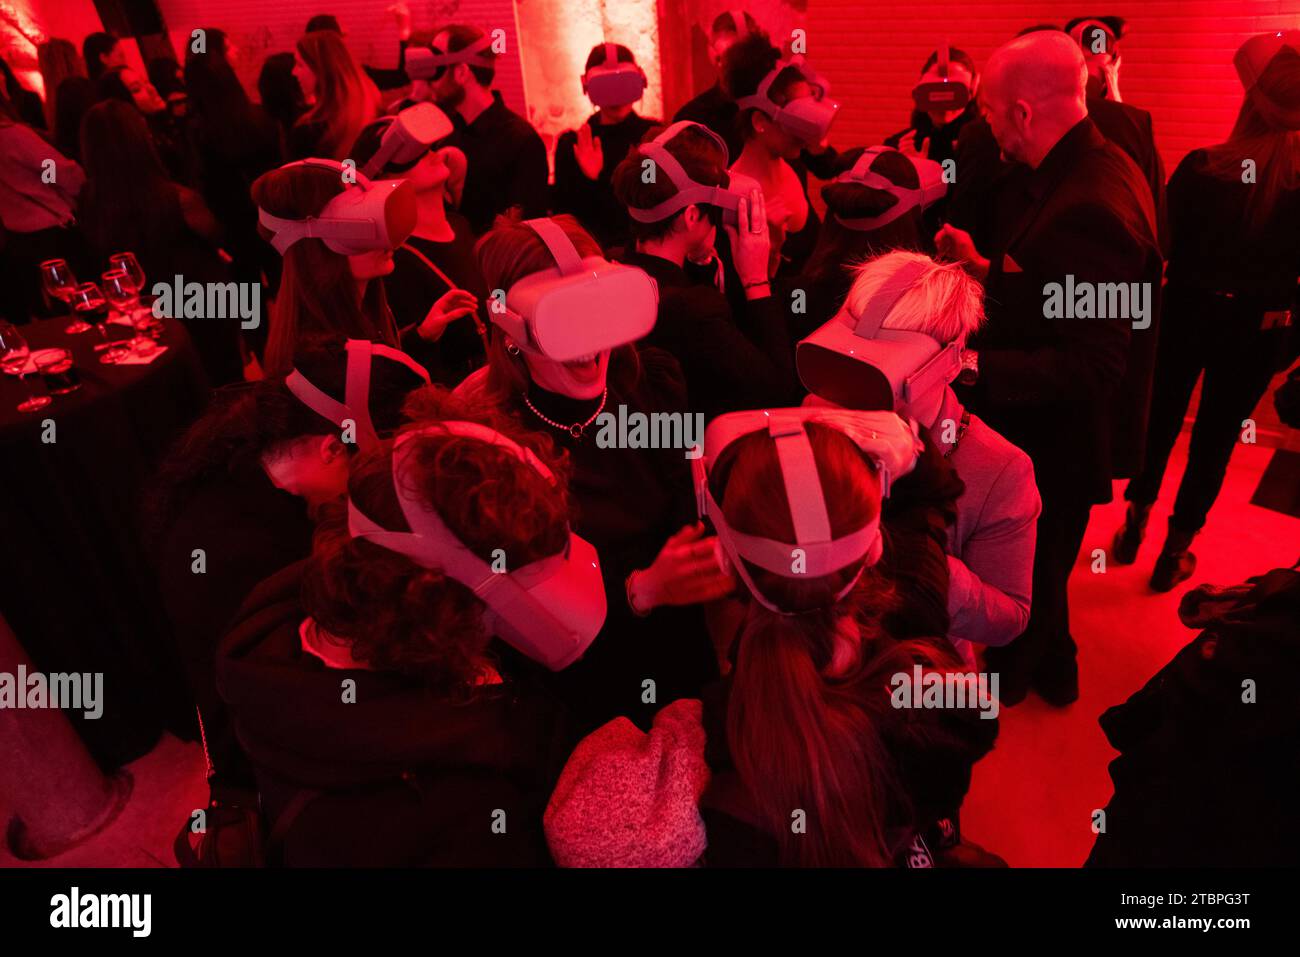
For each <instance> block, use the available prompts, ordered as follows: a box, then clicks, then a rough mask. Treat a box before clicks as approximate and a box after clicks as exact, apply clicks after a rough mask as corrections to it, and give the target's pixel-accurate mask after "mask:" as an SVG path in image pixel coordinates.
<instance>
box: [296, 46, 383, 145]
mask: <svg viewBox="0 0 1300 957" xmlns="http://www.w3.org/2000/svg"><path fill="white" fill-rule="evenodd" d="M294 54H295V60H294V69H293V75H294V76H295V77H297V79H298V84H299V86H300V87H302V92H303V95H304V96H306V98H307V101H308V103H310V104H311V106H310V108H309V109H308V110H307V112H306V113H304V114H303V115H302V116H300V117H298V121H297V122H296V123H294V125H293V128H292V129H290V130H289V137H288V143H287V147H286V153H287V154H288V156H289V158H290V159H294V160H300V159H307V158H308V157H319V158H322V159H333V160H342V159H345V158H346V157H347V151H348V150H349V149H351V147H352V144H353V143H355V142H356V139H357V135H358V134H359V133H360V132H361V129H362V127H364V126H365V125H366V124H367V123H369V122H370V121H371V120H373V119H374V118H375V116H376V115H378V113H379V90H378V89H377V88H376V86H375V84H374V82H373V81H372V80H371V79H370V78H369V77H367V76H366V75H365V74H364V73H363V72H362V71H361V68H360V67H358V66H357V63H356V61H355V60H354V59H352V54H351V53H350V52H348V48H347V46H346V45H344V43H343V38H342V37H341V36H340V35H339V34H338V33H336V32H334V31H333V30H314V31H312V32H310V33H305V34H303V36H302V37H301V38H300V39H299V40H298V44H297V47H296V48H295V51H294Z"/></svg>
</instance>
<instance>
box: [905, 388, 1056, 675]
mask: <svg viewBox="0 0 1300 957" xmlns="http://www.w3.org/2000/svg"><path fill="white" fill-rule="evenodd" d="M962 411H963V410H962V405H961V403H960V402H959V401H958V400H957V396H956V395H955V394H954V393H953V391H952V389H948V390H947V392H946V395H945V396H944V401H943V405H942V406H941V408H940V410H939V416H938V418H937V419H936V420H935V423H934V425H933V426H932V427H931V435H932V436H933V438H934V440H935V442H937V443H938V444H939V447H940V448H941V449H942V450H944V452H945V453H946V454H948V455H949V456H950V461H951V462H952V465H953V467H954V468H955V469H956V470H957V475H958V476H959V477H960V478H961V480H962V481H963V482H964V483H965V484H966V490H965V491H964V492H963V493H962V495H961V498H959V499H958V500H957V521H956V522H955V523H954V524H953V525H952V526H951V527H950V528H949V529H948V574H949V585H948V614H949V617H950V618H951V624H950V626H949V629H948V638H949V640H951V641H952V642H953V644H954V645H955V646H956V647H957V650H958V651H959V652H961V654H962V656H963V657H965V658H966V659H967V660H973V650H972V649H971V647H970V644H969V643H972V642H973V643H976V644H982V645H1005V644H1007V643H1009V642H1011V641H1012V640H1014V639H1015V638H1016V637H1018V636H1019V635H1020V633H1021V632H1022V631H1024V630H1025V624H1026V623H1027V622H1028V621H1029V599H1030V593H1031V590H1032V581H1033V569H1034V543H1035V541H1036V539H1037V524H1038V514H1039V512H1040V511H1042V502H1041V500H1040V499H1039V497H1038V486H1037V485H1036V484H1035V482H1034V466H1033V463H1032V462H1031V461H1030V460H1029V456H1028V455H1026V454H1025V453H1024V452H1023V451H1021V450H1020V449H1019V448H1017V447H1016V446H1014V445H1012V444H1011V443H1010V442H1008V441H1007V440H1006V439H1004V438H1003V437H1002V436H1001V435H999V434H998V433H997V432H995V431H993V429H991V428H989V427H988V426H987V425H985V424H984V423H983V422H982V421H980V419H978V418H977V417H976V416H974V415H972V416H971V417H970V424H969V425H968V427H967V429H966V432H965V434H963V435H961V436H960V439H959V440H958V441H957V443H956V448H955V449H953V443H952V442H945V441H943V440H944V438H945V436H946V437H947V438H950V439H951V438H953V437H954V432H956V431H959V427H956V428H954V427H953V426H952V425H948V426H946V427H945V423H959V422H960V421H961V416H962ZM949 450H951V451H949Z"/></svg>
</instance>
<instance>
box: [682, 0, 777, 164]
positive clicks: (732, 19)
mask: <svg viewBox="0 0 1300 957" xmlns="http://www.w3.org/2000/svg"><path fill="white" fill-rule="evenodd" d="M737 12H739V13H740V20H741V21H742V22H739V23H738V22H737V20H736V13H737ZM751 33H763V29H762V27H760V26H759V25H758V21H757V20H755V19H754V18H753V17H752V16H750V14H749V12H748V11H745V10H741V11H735V10H724V11H722V13H719V14H718V15H717V16H716V17H714V18H713V24H712V26H710V27H709V59H711V60H712V61H713V65H714V66H715V67H717V68H718V79H717V80H716V81H715V82H714V84H713V86H711V87H709V88H708V89H707V90H705V91H704V92H703V93H700V94H699V95H697V96H696V97H695V98H694V99H692V100H689V101H688V102H687V103H686V104H685V105H684V106H682V108H681V109H680V110H678V111H677V115H676V116H674V117H673V122H674V123H680V122H682V121H683V120H690V121H691V122H692V123H703V124H704V125H705V126H707V127H708V128H709V129H711V130H713V132H715V133H717V134H718V135H719V136H721V137H722V141H723V142H724V143H726V144H727V155H728V156H730V157H732V158H733V159H734V158H735V157H737V156H739V155H740V151H741V149H743V148H744V146H745V143H744V140H743V139H741V136H740V129H739V127H737V125H736V115H737V114H738V113H739V112H740V110H739V109H738V108H737V106H736V101H735V100H733V99H732V98H731V97H730V96H728V95H727V93H726V91H725V90H723V88H722V58H723V56H724V55H725V54H726V52H727V50H728V49H729V48H730V47H731V45H732V44H733V43H735V42H736V41H737V40H739V39H742V38H743V37H747V36H749V35H750V34H751Z"/></svg>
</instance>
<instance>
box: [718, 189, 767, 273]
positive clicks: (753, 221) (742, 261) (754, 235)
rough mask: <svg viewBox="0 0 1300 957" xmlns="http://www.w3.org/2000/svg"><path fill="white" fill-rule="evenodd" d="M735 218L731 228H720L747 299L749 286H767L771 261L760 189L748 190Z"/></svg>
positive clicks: (765, 209) (765, 214) (764, 208)
mask: <svg viewBox="0 0 1300 957" xmlns="http://www.w3.org/2000/svg"><path fill="white" fill-rule="evenodd" d="M736 218H737V223H736V225H735V226H724V227H723V229H725V230H726V232H727V238H728V239H729V240H730V241H731V258H732V262H733V263H734V264H735V267H736V273H737V275H739V276H740V282H741V284H742V285H743V286H744V287H745V293H746V295H747V296H749V293H750V292H751V291H752V290H751V288H750V287H751V286H752V287H755V288H758V289H764V288H765V287H766V286H767V280H768V272H767V270H768V267H769V265H770V261H771V260H770V257H771V250H772V240H771V236H770V235H769V233H768V228H767V207H766V205H765V204H764V202H763V191H762V190H761V189H758V188H757V187H755V188H753V189H751V190H750V191H749V196H748V197H746V198H742V199H741V201H740V209H739V210H737V214H736ZM765 294H766V293H765ZM750 298H753V297H752V296H750Z"/></svg>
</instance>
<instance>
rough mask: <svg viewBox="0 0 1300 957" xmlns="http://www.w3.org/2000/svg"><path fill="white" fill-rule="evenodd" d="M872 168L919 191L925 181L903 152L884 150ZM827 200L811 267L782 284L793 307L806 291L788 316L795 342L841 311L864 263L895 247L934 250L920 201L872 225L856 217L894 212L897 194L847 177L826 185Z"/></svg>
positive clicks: (870, 167)
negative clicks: (797, 292) (797, 296)
mask: <svg viewBox="0 0 1300 957" xmlns="http://www.w3.org/2000/svg"><path fill="white" fill-rule="evenodd" d="M867 169H868V171H870V172H871V173H875V174H877V175H879V176H883V177H885V179H887V180H889V181H890V182H891V183H895V184H897V185H898V186H901V187H903V188H905V189H917V188H918V187H919V186H920V183H921V180H920V176H919V175H918V173H917V169H916V164H915V162H913V160H911V159H909V158H908V157H907V156H906V155H905V154H903V153H902V152H900V151H898V150H894V149H887V150H883V151H881V152H880V153H878V154H877V155H876V156H875V157H874V158H873V159H872V160H871V164H870V166H868V167H867ZM822 201H823V202H825V204H826V219H825V220H823V221H822V227H821V232H820V233H819V234H818V236H817V245H816V246H814V247H813V252H812V256H811V257H809V259H808V265H807V266H805V267H804V271H803V274H802V275H801V276H793V277H790V278H789V279H786V280H784V281H783V282H779V283H778V286H780V287H781V288H782V293H781V297H782V298H783V300H784V301H785V302H787V303H790V304H791V305H793V303H794V301H795V298H794V295H793V293H794V291H795V290H802V291H803V293H804V296H803V300H802V305H803V311H802V312H795V311H794V310H793V308H792V309H791V311H790V315H789V328H790V338H791V339H793V340H796V341H797V340H799V339H802V338H804V337H805V336H807V335H808V334H810V333H811V332H812V331H813V330H814V329H816V328H818V327H819V326H821V325H822V323H824V322H826V321H827V320H828V319H830V318H831V317H832V316H833V315H834V314H835V313H836V312H837V311H838V310H839V308H840V306H841V305H842V304H843V302H844V298H845V296H847V295H848V292H849V288H850V286H852V285H853V276H854V271H855V269H856V267H857V266H858V265H860V264H861V263H863V262H865V261H866V260H868V259H872V258H874V257H876V256H881V255H884V254H885V253H887V252H889V251H891V250H894V249H907V250H914V251H917V252H925V253H931V252H933V240H932V239H931V236H932V235H933V233H932V232H931V231H930V230H928V229H927V227H926V226H925V222H924V217H925V213H926V210H925V208H924V207H923V206H922V205H921V204H917V205H916V206H914V207H913V208H911V209H909V210H907V211H906V212H905V213H903V214H902V215H900V216H898V217H897V218H895V219H893V220H892V221H890V222H887V223H884V224H882V225H880V226H879V227H876V228H868V227H864V226H863V225H862V224H861V223H860V222H857V221H860V220H865V219H871V218H873V217H877V216H881V215H884V214H887V213H889V211H890V210H893V209H894V208H895V207H896V206H897V205H898V203H899V199H898V197H896V196H894V195H893V194H892V193H890V192H888V191H886V190H883V189H876V188H875V187H873V186H868V185H866V184H865V183H861V182H856V181H854V180H852V179H847V178H846V179H842V180H841V181H838V182H834V183H828V184H827V185H826V186H823V187H822ZM931 208H933V207H931ZM844 221H848V222H849V223H851V224H852V225H846V224H845V222H844ZM786 292H789V293H791V294H790V295H786Z"/></svg>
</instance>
